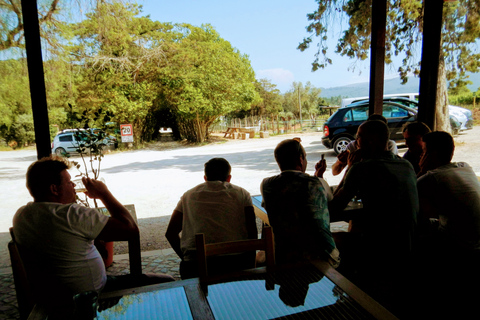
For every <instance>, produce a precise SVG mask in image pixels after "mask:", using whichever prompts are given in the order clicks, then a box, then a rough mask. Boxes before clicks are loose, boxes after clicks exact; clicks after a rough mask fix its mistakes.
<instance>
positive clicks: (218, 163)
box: [205, 158, 232, 182]
mask: <svg viewBox="0 0 480 320" xmlns="http://www.w3.org/2000/svg"><path fill="white" fill-rule="evenodd" d="M231 171H232V167H231V166H230V163H228V161H227V160H225V159H223V158H213V159H210V160H208V161H207V162H206V163H205V181H227V182H230V179H231V178H232V176H231V175H230V172H231Z"/></svg>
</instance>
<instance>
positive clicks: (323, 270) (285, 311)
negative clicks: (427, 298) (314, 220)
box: [98, 261, 396, 320]
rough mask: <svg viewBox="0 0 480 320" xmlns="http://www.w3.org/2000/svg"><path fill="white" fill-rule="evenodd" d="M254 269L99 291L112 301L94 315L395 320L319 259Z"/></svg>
mask: <svg viewBox="0 0 480 320" xmlns="http://www.w3.org/2000/svg"><path fill="white" fill-rule="evenodd" d="M255 271H257V272H255V273H252V274H250V275H248V276H244V275H243V276H236V277H228V278H227V277H224V279H217V280H218V281H216V282H214V283H200V282H199V280H198V279H190V280H183V281H176V282H170V283H164V284H159V285H153V286H147V287H139V288H133V289H129V290H122V291H115V292H109V293H105V294H102V295H101V297H100V299H101V300H102V301H108V300H107V299H109V300H111V301H113V302H117V303H116V304H115V305H114V306H112V307H111V308H109V309H106V310H103V311H101V312H98V319H99V320H100V319H112V320H115V319H182V320H183V319H207V320H208V319H252V320H255V319H273V318H282V319H289V318H296V319H297V318H299V317H300V318H302V317H310V318H314V319H318V318H323V319H326V318H331V317H332V315H336V316H337V317H338V318H342V319H396V318H395V316H394V315H393V314H391V313H390V312H389V311H388V310H386V309H385V308H384V307H382V306H381V305H380V304H378V303H377V302H376V301H375V300H373V299H372V298H371V297H369V296H368V295H366V294H365V293H364V292H363V291H361V290H360V289H359V288H358V287H356V286H355V285H353V284H352V283H351V282H350V281H348V280H347V279H346V278H344V277H343V276H342V275H341V274H339V273H338V272H337V271H335V270H334V269H333V268H331V267H330V266H329V264H328V263H325V262H323V261H314V262H312V263H311V264H306V265H302V266H294V267H284V268H277V270H276V271H275V274H274V277H273V278H272V277H267V273H266V272H265V269H263V268H258V269H255ZM266 279H269V280H266ZM272 281H273V285H271V284H272ZM267 282H268V283H267ZM269 284H270V285H269Z"/></svg>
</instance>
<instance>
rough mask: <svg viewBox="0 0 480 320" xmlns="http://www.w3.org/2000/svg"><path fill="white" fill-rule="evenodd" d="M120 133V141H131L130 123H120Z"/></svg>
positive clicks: (131, 130) (131, 129) (131, 128)
mask: <svg viewBox="0 0 480 320" xmlns="http://www.w3.org/2000/svg"><path fill="white" fill-rule="evenodd" d="M120 134H121V135H122V142H133V127H132V125H131V124H121V125H120Z"/></svg>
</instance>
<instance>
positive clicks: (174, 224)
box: [165, 210, 183, 259]
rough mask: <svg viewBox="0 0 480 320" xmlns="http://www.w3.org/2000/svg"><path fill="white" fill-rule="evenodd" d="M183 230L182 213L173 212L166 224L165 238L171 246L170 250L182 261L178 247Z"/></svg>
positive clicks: (180, 249) (181, 253)
mask: <svg viewBox="0 0 480 320" xmlns="http://www.w3.org/2000/svg"><path fill="white" fill-rule="evenodd" d="M182 229H183V212H180V211H177V210H174V211H173V213H172V216H171V217H170V222H169V223H168V227H167V231H166V233H165V237H166V238H167V240H168V242H169V243H170V245H171V246H172V249H173V250H174V251H175V252H176V253H177V255H178V256H179V257H180V259H183V252H182V248H181V246H180V232H182Z"/></svg>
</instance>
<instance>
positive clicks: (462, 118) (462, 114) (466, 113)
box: [352, 94, 473, 134]
mask: <svg viewBox="0 0 480 320" xmlns="http://www.w3.org/2000/svg"><path fill="white" fill-rule="evenodd" d="M405 95H408V96H412V97H413V96H414V95H413V94H405ZM417 97H418V95H417ZM352 99H353V98H352ZM365 101H368V98H367V99H364V100H358V99H357V100H355V102H354V103H359V102H365ZM383 101H391V102H396V103H399V104H401V105H404V106H406V107H409V108H412V109H415V110H418V100H415V99H412V98H407V97H405V96H402V95H401V94H400V95H397V96H395V95H384V96H383ZM448 111H449V114H450V124H452V123H453V125H455V124H456V122H457V121H458V122H460V130H462V131H463V130H469V129H472V128H473V113H472V111H470V110H468V109H466V108H462V107H457V106H451V105H449V106H448ZM452 116H454V117H455V118H456V119H452ZM456 129H457V128H456V127H452V131H453V134H458V132H456Z"/></svg>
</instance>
